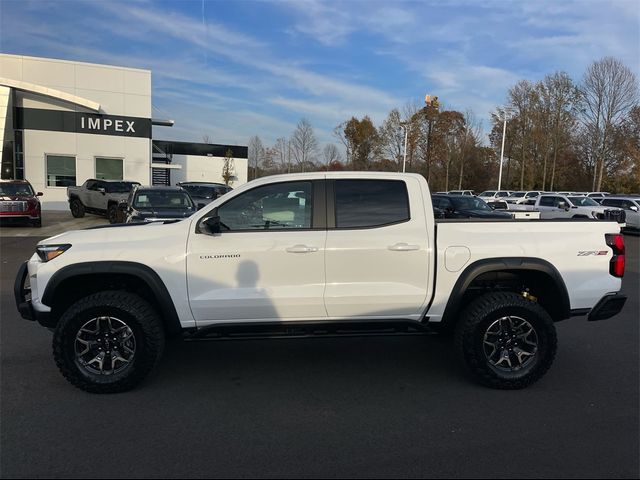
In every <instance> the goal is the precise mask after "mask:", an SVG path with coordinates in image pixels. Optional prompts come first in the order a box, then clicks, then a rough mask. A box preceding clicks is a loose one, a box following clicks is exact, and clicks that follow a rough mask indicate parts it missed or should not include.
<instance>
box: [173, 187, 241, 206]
mask: <svg viewBox="0 0 640 480" xmlns="http://www.w3.org/2000/svg"><path fill="white" fill-rule="evenodd" d="M176 185H177V186H178V187H182V188H184V189H185V190H186V191H187V193H188V194H189V195H190V196H191V198H192V199H193V201H194V202H195V204H196V205H197V206H198V207H200V205H208V204H209V203H211V202H212V201H213V200H215V199H216V198H218V197H220V196H221V195H224V194H225V193H227V192H230V191H231V190H233V189H232V188H231V187H230V186H229V185H225V184H224V183H213V182H180V183H176Z"/></svg>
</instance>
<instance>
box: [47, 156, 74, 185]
mask: <svg viewBox="0 0 640 480" xmlns="http://www.w3.org/2000/svg"><path fill="white" fill-rule="evenodd" d="M46 164H47V187H72V186H74V185H76V157H72V156H66V155H47V161H46Z"/></svg>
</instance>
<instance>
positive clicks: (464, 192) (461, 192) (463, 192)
mask: <svg viewBox="0 0 640 480" xmlns="http://www.w3.org/2000/svg"><path fill="white" fill-rule="evenodd" d="M447 194H449V195H470V196H474V195H475V193H474V192H473V190H450V191H448V192H447Z"/></svg>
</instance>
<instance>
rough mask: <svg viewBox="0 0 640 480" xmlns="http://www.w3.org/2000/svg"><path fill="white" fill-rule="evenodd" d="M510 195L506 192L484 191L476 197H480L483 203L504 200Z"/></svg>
mask: <svg viewBox="0 0 640 480" xmlns="http://www.w3.org/2000/svg"><path fill="white" fill-rule="evenodd" d="M510 194H511V192H510V191H508V190H486V191H484V192H482V193H481V194H480V195H478V197H480V198H481V199H482V200H484V201H485V202H496V201H499V200H504V199H505V198H507V197H508V196H509V195H510Z"/></svg>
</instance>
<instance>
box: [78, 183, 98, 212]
mask: <svg viewBox="0 0 640 480" xmlns="http://www.w3.org/2000/svg"><path fill="white" fill-rule="evenodd" d="M79 193H80V200H82V203H83V204H84V206H85V207H88V208H92V209H93V208H98V206H97V202H98V195H99V192H98V181H97V180H87V183H86V189H85V190H84V191H82V189H81V190H79Z"/></svg>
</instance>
